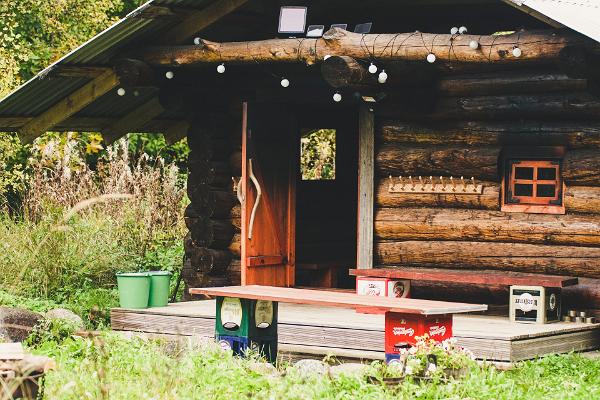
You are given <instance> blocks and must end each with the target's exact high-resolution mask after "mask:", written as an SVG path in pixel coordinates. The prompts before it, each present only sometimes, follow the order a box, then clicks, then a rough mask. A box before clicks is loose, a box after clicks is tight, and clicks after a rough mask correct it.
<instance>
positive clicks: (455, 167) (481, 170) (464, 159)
mask: <svg viewBox="0 0 600 400" xmlns="http://www.w3.org/2000/svg"><path fill="white" fill-rule="evenodd" d="M376 152H377V154H376V167H375V168H376V172H377V174H378V175H379V176H388V175H393V176H398V175H404V176H409V175H412V176H418V175H423V176H430V175H434V176H439V175H443V176H451V175H453V176H455V177H457V176H458V177H460V176H461V175H464V176H465V178H470V177H472V176H473V177H475V178H476V179H478V180H492V181H493V180H498V156H499V155H500V148H498V147H442V146H436V147H422V148H420V147H411V146H398V145H382V146H380V147H379V148H378V149H377V150H376Z"/></svg>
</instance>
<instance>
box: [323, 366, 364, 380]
mask: <svg viewBox="0 0 600 400" xmlns="http://www.w3.org/2000/svg"><path fill="white" fill-rule="evenodd" d="M368 368H369V366H368V365H366V364H360V363H344V364H340V365H334V366H333V367H331V368H329V373H330V374H331V376H333V377H335V378H337V377H339V376H341V375H346V376H362V375H364V374H365V373H366V371H367V369H368Z"/></svg>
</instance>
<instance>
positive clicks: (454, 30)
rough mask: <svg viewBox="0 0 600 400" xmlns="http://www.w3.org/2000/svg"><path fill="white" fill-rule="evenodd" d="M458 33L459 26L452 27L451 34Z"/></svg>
mask: <svg viewBox="0 0 600 400" xmlns="http://www.w3.org/2000/svg"><path fill="white" fill-rule="evenodd" d="M457 33H458V28H457V27H455V26H454V27H452V29H450V34H451V35H456V34H457Z"/></svg>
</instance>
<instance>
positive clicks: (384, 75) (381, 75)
mask: <svg viewBox="0 0 600 400" xmlns="http://www.w3.org/2000/svg"><path fill="white" fill-rule="evenodd" d="M387 79H388V74H387V73H386V72H385V69H382V70H381V72H380V73H379V76H378V77H377V82H379V83H385V82H387Z"/></svg>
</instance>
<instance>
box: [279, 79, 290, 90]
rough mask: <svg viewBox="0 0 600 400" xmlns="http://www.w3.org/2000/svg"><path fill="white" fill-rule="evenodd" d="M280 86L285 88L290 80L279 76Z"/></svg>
mask: <svg viewBox="0 0 600 400" xmlns="http://www.w3.org/2000/svg"><path fill="white" fill-rule="evenodd" d="M280 83H281V86H282V87H284V88H286V87H288V86H290V81H289V80H288V79H287V78H281V82H280Z"/></svg>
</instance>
